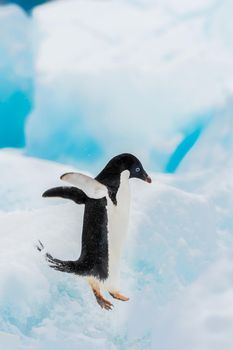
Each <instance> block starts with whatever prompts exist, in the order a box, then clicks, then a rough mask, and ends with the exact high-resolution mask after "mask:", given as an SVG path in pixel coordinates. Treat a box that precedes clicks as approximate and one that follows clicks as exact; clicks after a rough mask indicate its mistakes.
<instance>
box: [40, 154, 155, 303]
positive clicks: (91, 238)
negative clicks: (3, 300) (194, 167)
mask: <svg viewBox="0 0 233 350" xmlns="http://www.w3.org/2000/svg"><path fill="white" fill-rule="evenodd" d="M130 178H138V179H141V180H144V181H146V182H148V183H151V178H150V177H149V176H148V175H147V173H146V171H145V170H144V168H143V166H142V164H141V162H140V161H139V160H138V159H137V158H136V157H135V156H133V155H132V154H128V153H124V154H120V155H118V156H116V157H114V158H112V159H111V160H110V161H109V163H108V164H107V165H106V166H105V168H104V169H103V170H102V171H101V172H100V173H99V175H97V176H96V178H95V179H93V178H91V177H89V176H86V175H83V174H79V173H67V174H64V175H62V176H61V180H64V181H66V182H68V183H70V184H71V185H73V187H55V188H52V189H50V190H48V191H46V192H45V193H44V194H43V197H62V198H66V199H71V200H72V201H74V202H75V203H77V204H84V205H85V211H84V218H83V231H82V248H81V254H80V257H79V258H78V260H75V261H63V260H60V259H56V258H53V257H52V256H51V255H50V254H49V253H47V254H46V258H47V260H48V262H49V265H50V267H52V268H53V269H55V270H58V271H62V272H68V273H73V274H76V275H78V276H83V277H85V278H86V279H87V281H88V283H89V285H90V287H91V288H92V291H93V293H94V295H95V297H96V300H97V302H98V304H99V305H100V306H101V307H102V308H105V309H107V310H110V309H111V308H112V306H113V305H112V303H111V302H110V301H108V300H106V299H105V298H104V297H103V295H102V294H101V289H104V290H107V291H108V292H109V294H110V295H111V296H112V297H113V298H115V299H118V300H122V301H127V300H129V298H127V297H125V296H124V295H122V294H121V293H120V292H119V289H118V280H119V266H120V256H121V251H122V245H123V243H124V240H125V238H126V233H127V229H128V221H129V209H130V188H129V179H130ZM38 249H39V250H41V249H43V246H42V244H41V247H38Z"/></svg>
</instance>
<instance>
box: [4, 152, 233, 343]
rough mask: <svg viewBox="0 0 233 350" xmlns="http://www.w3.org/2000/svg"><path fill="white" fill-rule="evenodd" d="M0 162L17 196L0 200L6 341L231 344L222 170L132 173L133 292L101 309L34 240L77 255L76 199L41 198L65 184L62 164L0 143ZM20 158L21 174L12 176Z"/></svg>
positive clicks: (128, 249) (230, 191)
mask: <svg viewBox="0 0 233 350" xmlns="http://www.w3.org/2000/svg"><path fill="white" fill-rule="evenodd" d="M0 165H1V169H5V171H6V169H9V178H8V179H7V177H6V173H5V174H4V172H3V173H2V172H1V173H0V180H1V181H0V183H1V184H2V185H1V187H2V188H3V187H4V189H5V193H9V192H13V193H14V194H15V196H16V198H18V200H17V201H16V203H18V207H17V205H16V204H15V205H14V206H13V208H10V203H9V201H7V196H5V197H4V196H1V201H0V207H1V210H2V212H1V213H0V223H1V246H0V266H1V271H2V272H1V291H0V310H1V311H0V327H1V328H0V329H1V331H2V332H3V334H0V339H1V337H2V339H4V342H5V343H6V344H9V345H6V346H8V348H9V349H10V350H11V349H12V350H13V349H14V350H15V347H14V342H15V341H16V339H17V344H18V345H17V346H18V348H17V349H20V350H21V349H25V350H27V349H33V350H37V349H38V350H39V349H44V350H47V349H53V348H54V349H55V348H56V349H59V350H66V349H69V350H72V349H77V346H78V347H80V348H81V349H90V348H95V349H140V350H141V349H156V348H159V349H171V347H172V348H174V349H179V348H182V347H184V348H186V347H189V348H190V349H195V350H197V349H198V350H199V349H203V350H204V349H205V350H207V349H208V350H209V349H211V350H212V349H213V348H214V349H222V348H224V349H231V347H232V344H233V339H232V332H231V329H232V328H231V325H232V322H233V314H232V312H231V309H230V308H229V304H230V300H231V297H232V286H233V284H232V256H233V254H232V253H233V251H232V248H231V246H232V233H231V227H232V222H231V215H230V208H231V207H232V198H233V187H232V185H231V176H228V172H227V171H223V172H222V173H221V174H219V176H212V177H211V176H210V174H209V173H199V174H196V175H195V174H194V173H192V174H190V175H171V176H168V175H160V174H151V175H152V178H153V183H152V184H151V185H148V184H146V183H144V182H141V181H139V180H131V187H132V188H131V190H132V195H133V201H132V208H131V219H130V232H129V237H128V240H127V242H126V246H125V249H124V254H123V259H122V266H121V271H122V273H121V290H122V292H124V293H125V294H126V295H128V296H129V297H130V301H129V302H127V303H122V302H117V301H115V300H114V305H115V307H114V310H113V311H112V312H106V311H103V310H101V309H100V308H99V306H98V305H97V304H96V302H95V300H94V297H93V295H92V293H91V291H90V290H89V287H88V286H87V285H86V283H85V281H84V280H82V278H78V277H75V276H72V275H68V274H67V275H66V274H61V273H59V272H55V271H54V270H52V269H50V268H49V267H48V266H47V263H46V262H45V260H44V257H43V254H40V253H38V252H37V250H36V249H35V247H34V244H35V243H36V242H37V240H38V239H40V240H41V241H42V242H43V243H44V244H45V247H46V250H48V251H49V252H51V253H52V254H53V255H54V256H57V257H60V258H63V259H74V258H77V257H78V255H79V251H80V239H81V236H80V235H81V226H82V214H83V208H82V206H78V205H75V204H74V203H69V202H67V201H65V200H58V199H41V198H40V196H41V192H42V191H43V190H44V189H47V188H49V187H51V186H53V185H54V186H56V185H58V184H59V183H61V184H62V182H61V181H60V180H58V178H59V175H61V174H62V173H63V172H66V171H67V169H68V168H69V167H67V166H63V165H59V164H55V163H50V162H48V161H41V160H36V159H33V158H25V157H24V156H22V155H20V154H16V153H11V152H10V151H8V152H6V151H4V152H3V151H2V152H1V153H0ZM19 167H20V169H22V170H21V171H22V173H21V174H19V175H22V176H15V177H13V174H18V172H17V169H19ZM76 170H78V169H76ZM10 174H12V175H10ZM24 175H25V176H24ZM11 176H12V177H11ZM219 178H220V179H221V183H222V185H221V186H216V184H219ZM3 184H4V185H3ZM223 184H224V185H223ZM25 191H26V195H25ZM20 200H21V202H22V203H20ZM5 203H6V204H7V208H8V211H5V209H4V206H5ZM168 329H169V337H167V332H168ZM7 334H8V335H7ZM9 334H11V335H12V336H10V335H9ZM11 343H12V344H13V345H12V347H11ZM172 344H173V345H172ZM8 348H7V347H6V349H8ZM4 349H5V347H4Z"/></svg>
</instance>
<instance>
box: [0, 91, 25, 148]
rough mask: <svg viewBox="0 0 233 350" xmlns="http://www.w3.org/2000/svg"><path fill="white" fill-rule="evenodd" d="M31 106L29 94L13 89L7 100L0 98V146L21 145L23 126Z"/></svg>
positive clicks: (23, 138) (23, 143) (22, 141)
mask: <svg viewBox="0 0 233 350" xmlns="http://www.w3.org/2000/svg"><path fill="white" fill-rule="evenodd" d="M31 107H32V103H31V100H30V98H29V96H28V95H27V94H26V93H25V92H23V91H15V92H14V93H13V94H12V95H11V96H10V97H9V98H8V99H7V100H0V125H1V128H0V147H1V148H2V147H23V146H24V145H25V135H24V126H25V121H26V118H27V115H28V113H29V112H30V110H31Z"/></svg>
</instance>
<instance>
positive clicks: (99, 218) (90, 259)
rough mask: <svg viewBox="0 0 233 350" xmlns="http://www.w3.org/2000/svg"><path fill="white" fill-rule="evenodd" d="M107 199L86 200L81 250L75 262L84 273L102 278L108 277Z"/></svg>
mask: <svg viewBox="0 0 233 350" xmlns="http://www.w3.org/2000/svg"><path fill="white" fill-rule="evenodd" d="M106 206H107V199H106V198H102V199H98V200H96V199H90V198H89V199H88V200H87V201H86V205H85V210H84V218H83V231H82V250H81V255H80V258H79V259H78V261H77V264H81V265H82V266H83V269H84V271H83V272H84V274H85V275H91V276H94V277H97V278H99V279H100V280H104V279H106V278H107V277H108V217H107V209H106Z"/></svg>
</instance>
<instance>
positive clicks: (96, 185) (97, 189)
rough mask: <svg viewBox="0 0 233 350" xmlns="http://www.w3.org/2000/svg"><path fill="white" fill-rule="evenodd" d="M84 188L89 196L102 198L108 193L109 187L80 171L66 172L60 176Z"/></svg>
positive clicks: (81, 188)
mask: <svg viewBox="0 0 233 350" xmlns="http://www.w3.org/2000/svg"><path fill="white" fill-rule="evenodd" d="M60 179H61V180H63V181H66V182H68V183H70V184H71V185H73V186H75V187H77V188H79V189H80V190H82V191H83V192H84V193H85V194H86V195H87V196H88V197H89V198H93V199H101V198H103V197H106V196H107V195H108V189H107V187H106V186H105V185H103V184H101V183H100V182H99V181H97V180H96V179H93V178H92V177H90V176H87V175H84V174H80V173H66V174H64V175H62V176H61V178H60Z"/></svg>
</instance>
